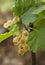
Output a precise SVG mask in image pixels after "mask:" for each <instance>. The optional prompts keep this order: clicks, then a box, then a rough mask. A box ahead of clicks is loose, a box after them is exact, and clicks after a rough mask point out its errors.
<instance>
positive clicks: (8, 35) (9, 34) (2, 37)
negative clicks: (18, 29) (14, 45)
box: [0, 31, 13, 42]
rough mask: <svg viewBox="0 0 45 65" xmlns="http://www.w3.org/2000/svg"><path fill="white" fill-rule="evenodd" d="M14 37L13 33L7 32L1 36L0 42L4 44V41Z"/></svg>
mask: <svg viewBox="0 0 45 65" xmlns="http://www.w3.org/2000/svg"><path fill="white" fill-rule="evenodd" d="M12 35H13V32H12V31H10V32H6V33H4V34H0V42H2V41H3V40H5V39H7V38H9V37H10V36H12Z"/></svg>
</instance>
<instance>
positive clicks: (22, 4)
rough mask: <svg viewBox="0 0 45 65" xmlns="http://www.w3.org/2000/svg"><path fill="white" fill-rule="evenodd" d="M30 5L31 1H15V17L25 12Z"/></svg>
mask: <svg viewBox="0 0 45 65" xmlns="http://www.w3.org/2000/svg"><path fill="white" fill-rule="evenodd" d="M31 3H32V0H17V1H15V7H14V9H13V11H14V14H15V15H16V16H21V15H22V14H23V13H24V12H26V11H27V10H28V9H29V8H30V5H31Z"/></svg>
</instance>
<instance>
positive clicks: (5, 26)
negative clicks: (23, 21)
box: [4, 20, 12, 28]
mask: <svg viewBox="0 0 45 65" xmlns="http://www.w3.org/2000/svg"><path fill="white" fill-rule="evenodd" d="M11 24H12V21H11V20H8V21H7V22H6V23H4V28H8V27H9V26H10V25H11Z"/></svg>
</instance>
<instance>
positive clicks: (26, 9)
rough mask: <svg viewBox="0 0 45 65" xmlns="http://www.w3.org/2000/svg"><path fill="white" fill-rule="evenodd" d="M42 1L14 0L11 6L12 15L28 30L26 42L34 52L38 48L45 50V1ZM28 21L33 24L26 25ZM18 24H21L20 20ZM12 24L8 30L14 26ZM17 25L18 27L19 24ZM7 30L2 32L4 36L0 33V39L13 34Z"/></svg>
mask: <svg viewBox="0 0 45 65" xmlns="http://www.w3.org/2000/svg"><path fill="white" fill-rule="evenodd" d="M43 1H44V0H40V1H39V0H15V6H14V8H13V13H14V15H15V16H18V17H20V18H21V22H22V24H23V25H24V27H26V29H29V30H30V31H29V37H28V44H29V46H30V49H31V51H32V52H36V51H37V50H38V49H39V48H40V49H42V50H44V51H45V1H44V2H43ZM30 23H31V24H33V26H28V25H30ZM16 24H17V23H16ZM16 24H15V25H16ZM19 24H20V25H21V23H20V22H19ZM15 25H13V26H15ZM13 26H12V25H11V29H10V30H13V29H14V28H15V27H13ZM17 27H19V25H18V26H17ZM15 29H16V28H15ZM10 30H9V32H10ZM16 30H17V29H16ZM16 30H14V31H13V33H15V31H16ZM18 30H19V29H18ZM9 32H7V33H4V34H5V36H4V34H2V36H1V34H0V41H3V40H5V39H6V38H8V37H10V36H12V35H14V34H12V33H11V34H9ZM7 34H8V36H7ZM3 36H4V38H3Z"/></svg>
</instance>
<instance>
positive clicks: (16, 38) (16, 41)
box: [13, 37, 19, 45]
mask: <svg viewBox="0 0 45 65" xmlns="http://www.w3.org/2000/svg"><path fill="white" fill-rule="evenodd" d="M18 41H19V37H15V38H14V39H13V43H14V45H18Z"/></svg>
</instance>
